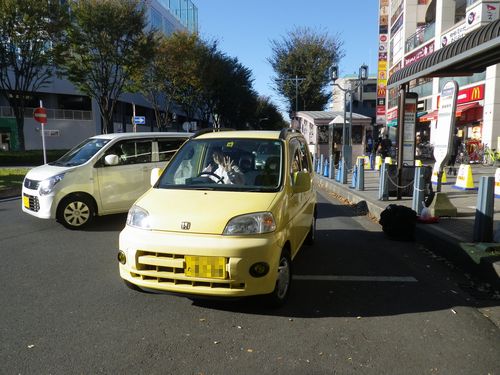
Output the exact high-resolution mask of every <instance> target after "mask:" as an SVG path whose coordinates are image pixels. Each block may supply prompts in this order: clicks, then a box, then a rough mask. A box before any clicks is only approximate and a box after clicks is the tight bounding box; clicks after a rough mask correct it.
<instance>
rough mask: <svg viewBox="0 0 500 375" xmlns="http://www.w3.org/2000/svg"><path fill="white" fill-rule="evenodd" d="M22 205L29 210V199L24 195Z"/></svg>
mask: <svg viewBox="0 0 500 375" xmlns="http://www.w3.org/2000/svg"><path fill="white" fill-rule="evenodd" d="M23 205H24V207H26V208H30V198H29V197H27V196H26V195H23Z"/></svg>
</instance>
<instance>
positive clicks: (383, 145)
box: [379, 134, 392, 159]
mask: <svg viewBox="0 0 500 375" xmlns="http://www.w3.org/2000/svg"><path fill="white" fill-rule="evenodd" d="M379 148H380V153H381V154H382V157H383V158H384V159H385V158H386V157H388V156H390V155H391V148H392V141H391V139H390V138H389V134H386V135H385V136H384V139H382V141H381V142H380V146H379Z"/></svg>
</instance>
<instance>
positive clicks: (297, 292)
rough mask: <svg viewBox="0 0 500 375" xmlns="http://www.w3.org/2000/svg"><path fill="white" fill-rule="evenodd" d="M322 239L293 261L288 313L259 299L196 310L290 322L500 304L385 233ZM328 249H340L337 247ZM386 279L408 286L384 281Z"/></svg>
mask: <svg viewBox="0 0 500 375" xmlns="http://www.w3.org/2000/svg"><path fill="white" fill-rule="evenodd" d="M317 238H318V243H317V245H315V246H311V247H304V248H303V249H302V250H301V252H300V253H299V255H298V256H297V257H296V259H295V260H294V271H293V272H294V275H300V276H301V279H299V280H297V279H296V280H293V284H292V290H291V294H290V298H289V300H288V303H287V304H286V305H285V306H284V307H282V308H280V309H274V310H273V309H270V308H267V307H266V306H265V305H264V304H263V301H262V299H261V298H258V297H251V298H246V299H240V300H204V299H201V300H200V299H192V301H193V304H195V305H197V306H201V307H205V308H210V309H217V310H224V311H231V312H239V313H246V314H257V315H272V316H283V317H288V318H294V317H296V318H318V317H355V318H357V317H377V316H391V315H400V314H413V313H420V312H429V311H438V310H446V309H448V310H450V309H454V308H456V307H457V306H473V307H476V308H478V307H492V306H498V304H499V303H500V301H498V300H494V299H490V298H488V296H486V297H485V296H480V295H477V296H476V297H479V298H474V297H471V295H470V294H469V293H470V292H471V290H468V291H467V293H465V292H464V291H463V290H465V289H466V288H467V287H468V286H470V285H468V284H469V283H468V280H467V279H466V278H465V279H464V278H463V274H462V273H461V272H460V271H457V270H452V269H449V265H447V264H445V262H444V261H443V260H440V259H435V258H433V257H430V256H429V254H428V253H426V250H424V249H422V248H421V246H420V245H418V244H416V243H413V242H398V241H390V240H388V239H387V238H386V237H385V236H384V234H383V233H382V232H367V231H359V230H323V231H318V235H317ZM333 238H335V242H333V241H332V240H331V239H333ZM329 243H330V244H333V243H335V247H333V246H331V245H330V246H329ZM423 250H424V251H423ZM455 273H456V275H455ZM452 274H454V276H451V275H452ZM328 276H334V277H335V276H336V277H340V278H342V277H343V276H348V277H351V276H352V277H354V279H356V277H358V278H359V280H351V281H345V280H341V281H339V280H328ZM308 277H310V278H309V279H308ZM384 277H389V278H390V277H400V278H403V280H405V278H408V280H407V281H384V280H385V279H384ZM314 278H320V280H317V279H314ZM322 278H323V279H322ZM366 278H367V279H366ZM411 278H414V281H411ZM466 284H467V285H466ZM462 289H463V290H462ZM482 297H485V298H484V299H482Z"/></svg>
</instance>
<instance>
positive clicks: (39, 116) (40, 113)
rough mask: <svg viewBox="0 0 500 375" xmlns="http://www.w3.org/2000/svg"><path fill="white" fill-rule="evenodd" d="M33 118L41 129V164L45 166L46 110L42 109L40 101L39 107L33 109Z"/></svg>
mask: <svg viewBox="0 0 500 375" xmlns="http://www.w3.org/2000/svg"><path fill="white" fill-rule="evenodd" d="M33 118H34V119H35V121H38V122H39V123H40V125H41V127H42V131H41V133H42V147H43V164H47V155H46V153H45V129H44V126H45V124H47V110H46V109H45V108H43V103H42V101H41V100H40V107H38V108H35V110H34V111H33Z"/></svg>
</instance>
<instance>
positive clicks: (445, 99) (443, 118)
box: [434, 81, 458, 191]
mask: <svg viewBox="0 0 500 375" xmlns="http://www.w3.org/2000/svg"><path fill="white" fill-rule="evenodd" d="M457 93H458V84H457V82H456V81H449V82H447V83H446V85H444V87H443V89H442V90H441V99H440V103H439V110H438V121H437V127H436V129H435V130H434V132H435V137H434V159H435V160H436V163H435V164H434V171H438V172H439V175H438V184H439V182H441V174H442V172H443V168H444V166H445V163H446V162H447V161H448V159H449V157H450V154H451V149H452V147H453V144H452V139H453V134H454V130H455V111H456V108H457ZM438 191H439V190H438Z"/></svg>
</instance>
